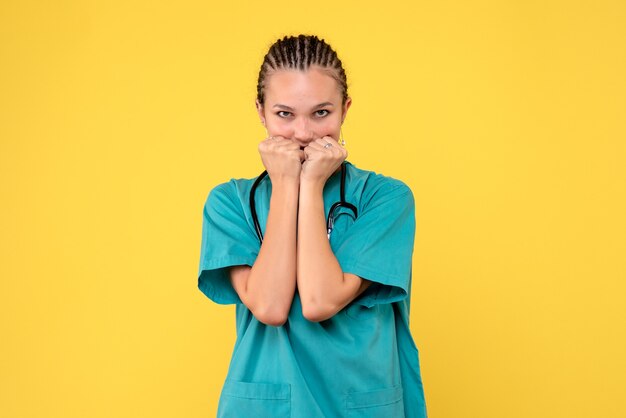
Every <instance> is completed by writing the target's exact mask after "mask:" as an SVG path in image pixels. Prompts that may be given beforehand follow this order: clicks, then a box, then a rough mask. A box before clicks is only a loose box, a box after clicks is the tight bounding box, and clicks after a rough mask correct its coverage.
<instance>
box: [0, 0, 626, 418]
mask: <svg viewBox="0 0 626 418" xmlns="http://www.w3.org/2000/svg"><path fill="white" fill-rule="evenodd" d="M625 22H626V3H625V2H624V1H595V2H591V1H589V2H582V1H565V0H564V1H521V0H520V1H515V2H513V1H508V2H507V1H504V2H503V1H495V0H494V1H458V2H451V1H436V2H434V1H429V2H421V1H415V2H413V1H406V2H398V1H385V2H382V3H378V2H376V3H374V2H365V3H364V2H362V1H339V2H276V3H270V2H257V1H231V2H226V1H221V2H210V1H196V2H192V1H178V2H160V1H140V2H129V1H101V2H96V1H57V2H42V1H17V0H15V1H7V0H3V1H2V2H1V3H0V187H1V196H2V201H1V205H0V234H1V260H0V277H1V286H2V287H1V289H0V313H1V318H0V321H1V322H0V327H1V328H0V332H1V335H0V338H1V341H2V342H1V343H0V350H1V351H0V354H1V356H0V360H1V364H0V373H1V377H0V416H2V417H7V418H8V417H63V418H73V417H94V418H95V417H120V418H122V417H133V418H136V417H209V416H214V415H215V409H216V406H217V401H218V397H219V391H220V388H221V384H222V381H223V378H224V377H225V374H226V370H227V367H228V361H229V358H230V354H231V350H232V346H233V343H234V338H235V333H234V307H233V306H220V305H215V304H213V303H212V302H211V301H210V300H209V299H207V298H206V297H205V296H204V295H203V294H202V293H201V292H200V291H199V290H198V289H197V268H198V261H199V252H200V234H201V221H202V206H203V204H204V200H205V198H206V196H207V194H208V191H209V190H210V189H211V188H212V187H213V186H215V185H216V184H218V183H220V182H223V181H227V180H228V179H230V178H231V177H253V176H256V175H257V174H258V173H260V172H261V171H262V165H261V162H260V159H259V157H258V151H257V142H258V141H260V140H261V139H263V136H264V134H265V132H264V130H263V129H262V126H261V125H260V123H259V121H258V118H257V116H256V114H255V109H254V106H253V101H254V98H255V89H256V77H257V75H258V69H259V66H260V63H261V60H262V58H263V55H264V53H265V52H266V50H267V48H268V47H269V45H270V44H271V43H272V42H273V41H274V40H275V39H276V38H278V37H280V36H283V35H285V34H298V33H300V32H304V33H315V34H318V35H319V36H321V37H323V38H325V39H326V40H327V41H328V42H330V43H331V45H333V46H334V47H335V48H336V49H337V51H338V52H339V56H340V58H341V59H342V60H343V62H344V64H345V67H346V71H347V74H348V82H349V93H350V94H351V96H352V97H353V106H352V108H351V109H350V112H349V114H348V118H347V119H346V124H345V125H344V129H343V133H344V136H345V138H346V141H347V145H346V146H347V149H348V151H349V157H348V159H349V160H350V161H352V162H353V163H354V164H356V165H357V166H358V167H361V168H366V169H370V170H374V171H377V172H382V173H384V174H387V175H390V176H393V177H397V178H400V179H402V180H404V181H405V182H406V183H407V184H408V185H409V186H410V187H411V188H412V190H413V192H414V195H415V199H416V217H417V234H416V241H415V253H414V267H413V273H414V275H413V278H414V282H413V295H412V297H413V303H412V312H411V313H412V315H411V321H412V322H411V328H412V331H413V334H414V338H415V341H416V343H417V346H418V347H419V349H420V359H421V362H422V378H423V381H424V385H425V392H426V400H427V406H428V411H429V417H430V418H457V417H461V418H464V417H472V418H473V417H476V418H503V417H506V418H517V417H520V418H521V417H525V418H526V417H534V418H537V417H546V418H548V417H549V418H554V417H568V418H574V417H603V418H604V417H624V416H626V405H625V402H624V393H625V390H626V389H625V388H626V359H625V358H626V356H625V353H626V321H625V319H626V308H625V296H626V284H625V282H626V280H625V279H626V261H625V258H626V220H625V216H624V215H625V213H626V197H625V194H626V164H625V163H626V161H625V157H626V143H625V142H626V129H625V115H626V82H625V79H626V78H625V76H624V75H625V74H626V46H625V45H626V43H625V40H626V24H625Z"/></svg>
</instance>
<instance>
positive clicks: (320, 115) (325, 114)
mask: <svg viewBox="0 0 626 418" xmlns="http://www.w3.org/2000/svg"><path fill="white" fill-rule="evenodd" d="M320 112H325V113H323V114H320ZM329 113H330V112H329V111H328V110H326V109H320V110H316V111H315V115H317V116H319V117H321V118H323V117H324V116H327V115H328V114H329Z"/></svg>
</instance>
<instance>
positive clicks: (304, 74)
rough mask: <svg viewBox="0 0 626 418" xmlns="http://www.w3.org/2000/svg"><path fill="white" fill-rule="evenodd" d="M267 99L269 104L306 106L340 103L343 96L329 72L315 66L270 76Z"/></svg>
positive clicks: (266, 82) (273, 73) (278, 71)
mask: <svg viewBox="0 0 626 418" xmlns="http://www.w3.org/2000/svg"><path fill="white" fill-rule="evenodd" d="M265 97H266V101H267V104H270V103H278V102H279V103H281V104H289V103H285V102H291V103H292V104H297V103H302V104H304V103H308V102H316V103H321V102H324V101H330V102H335V101H339V100H340V99H341V94H340V91H339V85H338V83H337V81H336V80H335V79H334V78H333V77H332V76H330V75H329V73H328V72H327V71H325V70H323V69H320V68H318V67H315V66H313V67H311V68H309V69H308V70H306V71H301V70H297V69H280V70H277V71H273V72H272V73H271V75H270V74H268V78H266V81H265Z"/></svg>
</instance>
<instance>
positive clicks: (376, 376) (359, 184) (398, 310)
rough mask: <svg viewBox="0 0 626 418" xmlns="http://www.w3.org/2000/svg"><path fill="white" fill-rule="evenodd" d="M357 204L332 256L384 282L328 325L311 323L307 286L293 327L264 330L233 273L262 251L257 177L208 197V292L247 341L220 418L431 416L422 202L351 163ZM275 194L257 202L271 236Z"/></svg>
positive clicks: (330, 184)
mask: <svg viewBox="0 0 626 418" xmlns="http://www.w3.org/2000/svg"><path fill="white" fill-rule="evenodd" d="M345 164H346V191H345V192H346V195H345V196H346V201H347V202H349V203H352V204H353V205H355V206H356V207H357V209H358V217H357V218H356V219H354V217H353V215H352V212H351V211H350V210H349V209H345V208H342V209H340V210H339V211H338V212H339V213H340V214H338V215H337V216H336V222H335V227H334V229H333V231H332V233H331V236H330V245H331V248H332V250H333V252H334V254H335V256H336V258H337V260H338V262H339V264H340V266H341V268H342V270H343V271H344V272H348V273H353V274H356V275H358V276H360V277H363V278H366V279H368V280H371V281H372V282H373V283H372V285H370V287H369V288H368V289H367V290H366V291H365V292H363V293H362V294H361V295H360V296H359V297H358V298H356V299H355V300H353V301H352V302H351V303H350V304H349V305H347V306H346V307H345V308H344V309H342V310H341V311H340V312H338V313H337V314H335V315H334V316H333V317H332V318H329V319H327V320H325V321H321V322H311V321H309V320H307V319H306V318H305V317H304V316H303V315H302V305H301V303H300V297H299V295H298V292H297V289H296V293H295V295H294V299H293V303H292V306H291V310H290V312H289V316H288V319H287V322H286V323H285V324H284V325H282V326H279V327H275V326H269V325H265V324H263V323H262V322H259V321H258V320H257V319H256V318H255V317H254V316H253V315H252V314H251V312H250V310H248V309H247V307H246V306H245V305H244V304H243V303H242V302H241V299H240V298H239V296H238V295H237V293H236V292H235V290H234V289H233V287H232V285H231V283H230V279H229V275H228V267H230V266H235V265H240V264H246V265H249V266H252V265H253V264H254V261H255V259H256V257H257V255H258V253H259V249H260V243H259V240H258V237H257V235H256V232H255V228H254V222H253V220H252V216H251V212H250V207H249V194H250V189H251V187H252V184H253V183H254V180H255V179H254V178H252V179H231V180H230V181H228V182H225V183H222V184H219V185H218V186H216V187H215V188H214V189H212V190H211V192H210V193H209V195H208V197H207V200H206V203H205V206H204V212H203V215H204V216H203V227H202V244H201V255H200V268H199V272H198V287H199V289H200V290H201V291H202V292H203V293H204V294H205V295H206V296H207V297H208V298H210V299H211V300H212V301H214V302H216V303H219V304H236V326H237V340H236V342H235V347H234V349H233V353H232V358H231V362H230V366H229V369H228V374H227V376H226V379H225V382H224V385H223V387H222V392H221V395H220V401H219V405H218V411H217V416H218V417H224V418H226V417H237V418H250V417H262V418H287V417H290V418H300V417H302V418H317V417H319V418H332V417H360V418H366V417H367V418H374V417H376V418H378V417H380V418H402V417H405V418H425V417H427V412H426V404H425V400H424V390H423V386H422V379H421V375H420V364H419V355H418V349H417V347H416V346H415V343H414V341H413V338H412V336H411V333H410V330H409V309H410V294H411V263H412V254H413V243H414V237H415V203H414V198H413V194H412V192H411V189H410V188H409V187H408V186H407V185H406V184H404V183H403V182H402V181H400V180H397V179H394V178H391V177H387V176H383V175H382V174H377V173H375V172H372V171H366V170H362V169H359V168H357V167H356V166H354V165H353V164H352V163H350V162H348V161H346V162H345ZM340 181H341V172H340V171H338V172H336V173H334V174H333V175H332V176H331V177H330V178H329V179H328V180H327V182H326V185H325V187H324V193H323V196H324V206H325V211H326V215H328V210H329V209H330V206H331V205H332V204H333V203H334V202H336V201H339V197H340V190H339V188H340ZM271 192H272V185H271V180H270V178H269V176H268V177H266V178H265V179H263V181H262V182H261V183H260V184H259V186H258V187H257V190H256V194H255V200H256V206H257V215H258V218H259V224H260V225H261V230H262V231H263V232H264V231H265V229H264V228H265V223H266V221H267V215H268V211H269V201H270V196H271Z"/></svg>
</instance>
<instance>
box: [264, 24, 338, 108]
mask: <svg viewBox="0 0 626 418" xmlns="http://www.w3.org/2000/svg"><path fill="white" fill-rule="evenodd" d="M312 65H317V66H319V67H322V68H323V69H326V70H327V71H328V74H329V75H330V76H332V77H333V78H334V79H335V80H336V81H337V83H338V84H339V87H340V89H341V94H342V104H345V102H346V100H347V98H348V83H347V80H346V72H345V70H344V69H343V65H342V64H341V60H340V59H339V57H338V56H337V53H336V52H335V51H334V50H333V49H332V48H331V47H330V45H328V44H327V43H326V42H325V41H324V40H323V39H319V38H318V37H317V36H315V35H298V36H285V37H283V38H282V39H279V40H277V41H276V42H274V44H273V45H272V46H271V47H270V49H269V51H268V52H267V54H265V58H263V64H261V70H260V71H259V80H258V82H257V100H258V101H259V103H260V104H261V105H263V104H264V102H265V93H264V88H265V79H266V77H267V76H268V74H270V73H271V72H273V71H277V70H279V69H283V68H289V69H296V70H300V71H306V70H308V69H309V68H310V67H311V66H312Z"/></svg>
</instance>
